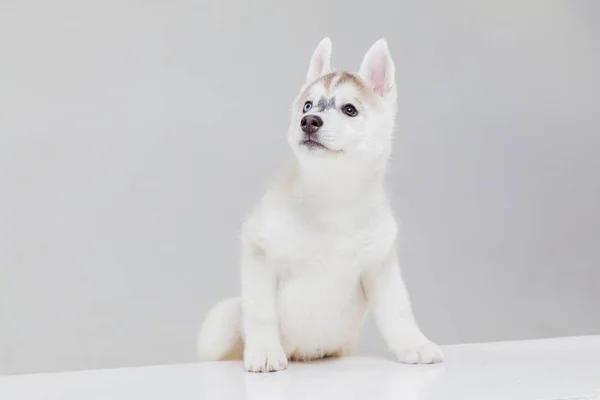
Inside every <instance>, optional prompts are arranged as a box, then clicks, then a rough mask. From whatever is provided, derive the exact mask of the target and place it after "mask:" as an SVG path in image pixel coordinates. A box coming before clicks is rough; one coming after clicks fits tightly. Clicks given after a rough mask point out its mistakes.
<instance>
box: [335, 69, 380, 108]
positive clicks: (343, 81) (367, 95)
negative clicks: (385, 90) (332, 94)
mask: <svg viewBox="0 0 600 400" xmlns="http://www.w3.org/2000/svg"><path fill="white" fill-rule="evenodd" d="M341 85H352V86H354V87H355V88H356V90H357V92H358V94H359V97H360V100H362V101H363V102H365V103H368V104H369V105H371V106H372V107H376V108H379V106H380V105H381V99H380V98H379V96H377V94H376V93H375V92H374V91H373V90H372V89H371V88H369V87H368V86H366V85H365V83H364V82H363V81H362V79H360V78H359V77H358V76H357V75H355V74H353V73H351V72H342V73H341V75H340V79H338V81H337V82H336V83H335V86H334V87H333V88H334V89H335V88H337V87H338V86H341Z"/></svg>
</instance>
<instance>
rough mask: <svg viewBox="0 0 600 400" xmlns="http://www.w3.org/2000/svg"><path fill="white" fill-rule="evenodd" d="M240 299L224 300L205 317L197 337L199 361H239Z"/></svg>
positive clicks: (241, 342) (241, 348) (241, 344)
mask: <svg viewBox="0 0 600 400" xmlns="http://www.w3.org/2000/svg"><path fill="white" fill-rule="evenodd" d="M241 332H242V299H241V298H239V297H235V298H231V299H227V300H224V301H222V302H220V303H219V304H217V305H216V306H214V307H213V308H212V309H211V310H210V311H209V312H208V314H207V315H206V318H205V319H204V323H203V324H202V328H201V329H200V335H199V336H198V354H199V355H200V361H222V360H241V359H242V358H243V353H244V343H243V341H242V334H241Z"/></svg>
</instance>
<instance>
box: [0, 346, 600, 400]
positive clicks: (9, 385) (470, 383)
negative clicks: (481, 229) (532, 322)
mask: <svg viewBox="0 0 600 400" xmlns="http://www.w3.org/2000/svg"><path fill="white" fill-rule="evenodd" d="M444 352H445V354H446V363H445V364H442V365H415V366H410V365H402V364H398V363H396V362H394V361H393V360H392V359H389V358H385V356H383V355H374V356H371V355H369V356H366V355H365V356H357V357H352V358H343V359H332V360H327V361H321V362H315V363H292V364H291V365H290V366H289V369H288V370H287V371H283V372H277V373H272V374H250V373H246V372H245V371H244V370H243V367H242V364H241V362H219V363H205V364H181V365H166V366H153V367H141V368H120V369H107V370H92V371H79V372H63V373H53V374H35V375H18V376H5V377H1V378H0V399H2V400H31V399H65V400H86V399H111V400H135V399H144V400H153V399H161V400H162V399H165V400H171V399H173V400H175V399H190V400H192V399H193V400H207V399H235V400H242V399H261V400H272V399H286V400H296V399H344V400H346V399H361V400H371V399H372V400H378V399H395V400H412V399H456V400H469V399H477V400H488V399H489V400H493V399H503V400H520V399H528V400H529V399H573V400H581V399H600V336H584V337H572V338H559V339H546V340H533V341H520V342H504V343H485V344H471V345H457V346H445V347H444Z"/></svg>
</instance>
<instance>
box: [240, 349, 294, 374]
mask: <svg viewBox="0 0 600 400" xmlns="http://www.w3.org/2000/svg"><path fill="white" fill-rule="evenodd" d="M287 364H288V360H287V357H286V356H285V352H284V351H283V348H282V347H281V345H277V346H251V347H246V349H245V350H244V366H245V367H246V370H247V371H249V372H275V371H281V370H284V369H286V368H287Z"/></svg>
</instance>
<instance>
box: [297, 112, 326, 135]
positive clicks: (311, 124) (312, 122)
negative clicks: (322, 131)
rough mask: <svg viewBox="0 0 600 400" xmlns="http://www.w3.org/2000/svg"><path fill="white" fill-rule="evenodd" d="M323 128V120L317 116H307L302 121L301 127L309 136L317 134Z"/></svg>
mask: <svg viewBox="0 0 600 400" xmlns="http://www.w3.org/2000/svg"><path fill="white" fill-rule="evenodd" d="M322 126H323V120H322V119H321V117H319V116H317V115H305V116H304V117H303V118H302V120H301V121H300V127H301V128H302V130H303V131H304V132H305V133H308V134H309V135H310V134H311V133H315V132H316V131H318V130H319V128H320V127H322Z"/></svg>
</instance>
